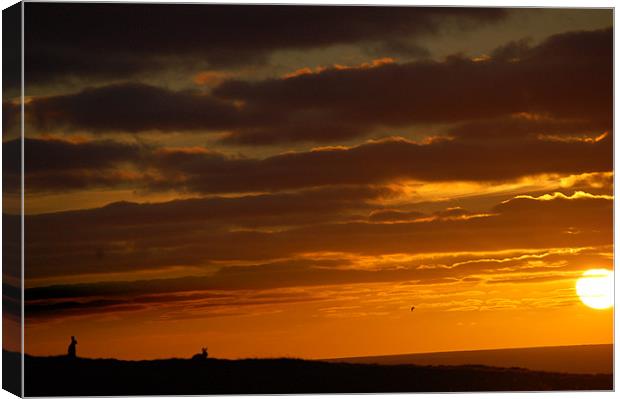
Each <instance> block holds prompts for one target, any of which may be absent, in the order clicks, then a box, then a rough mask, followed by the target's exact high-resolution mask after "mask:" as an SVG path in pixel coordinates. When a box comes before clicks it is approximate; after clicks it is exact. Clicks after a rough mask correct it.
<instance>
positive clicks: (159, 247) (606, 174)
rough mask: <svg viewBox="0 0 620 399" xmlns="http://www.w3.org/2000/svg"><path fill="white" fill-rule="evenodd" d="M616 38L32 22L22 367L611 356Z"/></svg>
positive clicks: (117, 10) (258, 19)
mask: <svg viewBox="0 0 620 399" xmlns="http://www.w3.org/2000/svg"><path fill="white" fill-rule="evenodd" d="M612 18H613V16H612V11H611V10H610V9H596V10H594V9H591V10H587V9H525V8H522V9H499V8H496V9H482V8H478V9H463V8H413V7H411V8H379V7H301V6H297V7H293V6H288V7H287V6H278V7H274V6H269V7H266V6H206V5H145V4H142V5H118V4H116V5H115V4H100V5H93V4H87V5H84V4H70V5H68V4H60V3H52V4H37V3H26V5H25V20H24V23H25V65H26V67H25V81H26V88H25V94H26V106H25V109H26V114H25V121H26V125H25V131H26V139H25V169H26V176H25V187H26V193H25V212H26V214H27V215H26V217H25V223H26V224H25V229H26V235H25V239H26V257H25V267H26V269H25V276H26V280H25V287H26V291H25V296H26V300H27V302H26V306H25V311H26V322H25V323H26V324H25V350H26V352H27V353H30V354H34V355H47V354H60V353H63V352H65V350H66V347H67V345H68V343H69V337H70V336H71V335H75V336H76V337H77V340H78V343H79V344H78V354H79V355H80V356H86V357H116V358H123V359H147V358H163V357H173V356H177V357H187V356H190V355H192V354H194V353H197V352H198V351H199V349H200V348H201V347H202V346H208V348H209V353H210V355H211V356H214V357H227V358H239V357H272V356H295V357H304V358H334V357H346V356H365V355H385V354H396V353H414V352H432V351H445V350H468V349H485V348H510V347H529V346H546V345H572V344H593V343H611V342H612V340H613V310H612V309H607V310H597V309H591V308H589V307H587V306H585V305H584V304H583V303H582V302H581V301H580V299H579V297H578V296H577V295H576V292H575V283H576V280H577V278H579V277H580V276H581V274H582V273H583V272H584V271H586V270H588V269H608V270H612V269H613V216H612V213H613V156H612V152H613V150H612V142H613V131H612V127H613V112H612V103H613V90H612V79H613V72H612V63H613V58H612V53H613V34H612V23H613V22H612ZM10 93H12V96H13V101H11V100H8V101H5V102H4V104H3V109H4V125H5V130H4V132H3V134H4V136H3V140H4V145H5V146H6V148H7V149H8V150H5V151H10V150H11V149H13V150H15V152H16V153H17V152H18V149H19V145H20V143H19V140H18V137H19V129H18V125H17V124H16V119H15V118H16V117H17V116H18V109H19V108H18V107H19V91H18V86H17V83H15V85H14V86H13V91H12V92H10ZM6 153H8V152H5V154H6ZM5 156H6V155H5ZM4 173H5V175H4V179H5V180H6V179H9V182H10V181H11V179H13V180H14V181H19V170H10V169H9V170H6V167H5V171H4ZM6 194H9V195H10V194H11V193H10V192H9V193H6ZM12 194H13V197H12V198H10V197H5V211H7V209H8V212H9V213H13V214H16V213H17V211H16V209H17V208H16V206H17V204H18V200H19V195H18V193H17V192H13V193H12ZM16 218H18V216H11V215H5V219H6V220H8V221H7V222H5V223H11V220H16ZM411 306H415V310H414V311H410V308H411Z"/></svg>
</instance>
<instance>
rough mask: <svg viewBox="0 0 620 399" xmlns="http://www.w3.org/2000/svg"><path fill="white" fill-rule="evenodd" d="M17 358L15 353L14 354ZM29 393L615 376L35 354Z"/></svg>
mask: <svg viewBox="0 0 620 399" xmlns="http://www.w3.org/2000/svg"><path fill="white" fill-rule="evenodd" d="M15 356H17V355H16V354H15ZM25 367H26V368H25V376H26V383H25V385H26V395H27V396H71V395H80V396H86V395H158V394H159V395H172V394H175V395H190V394H193V395H205V394H259V393H261V394H268V393H274V394H275V393H348V392H350V393H363V392H455V391H487V390H489V391H543V390H610V389H612V387H613V378H612V375H610V374H596V375H589V374H563V373H548V372H533V371H529V370H525V369H519V368H496V367H486V366H475V365H472V366H415V365H368V364H349V363H327V362H320V361H306V360H298V359H248V360H220V359H207V360H202V361H200V360H188V359H167V360H151V361H120V360H114V359H68V358H65V357H32V356H26V361H25Z"/></svg>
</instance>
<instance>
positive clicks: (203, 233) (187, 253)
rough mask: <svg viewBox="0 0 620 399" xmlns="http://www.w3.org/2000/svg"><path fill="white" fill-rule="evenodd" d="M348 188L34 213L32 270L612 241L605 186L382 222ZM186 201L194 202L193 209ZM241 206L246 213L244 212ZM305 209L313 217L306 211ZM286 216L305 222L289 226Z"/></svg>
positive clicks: (33, 274)
mask: <svg viewBox="0 0 620 399" xmlns="http://www.w3.org/2000/svg"><path fill="white" fill-rule="evenodd" d="M345 193H346V192H341V194H345ZM350 194H351V197H350V198H351V201H347V199H341V198H340V195H339V193H338V192H333V191H332V192H330V191H328V192H327V193H322V192H317V193H316V194H315V195H314V197H315V198H313V195H312V194H311V195H309V196H307V197H306V196H297V197H288V198H287V200H292V202H293V204H298V206H297V207H295V206H275V207H273V206H272V207H269V206H267V207H265V206H264V204H265V203H267V204H270V203H271V204H272V205H273V204H274V203H276V204H277V203H278V201H279V200H281V199H282V198H278V197H271V198H265V197H261V196H259V197H248V198H244V199H239V200H237V199H229V200H225V199H211V200H202V201H196V200H188V201H175V202H172V203H167V204H160V205H151V204H144V205H138V204H133V205H132V204H126V205H125V204H119V205H117V206H109V207H105V208H101V209H93V210H84V211H76V212H62V213H56V214H47V215H38V216H29V217H27V218H26V228H27V229H28V231H29V234H28V236H27V237H26V248H27V251H28V253H29V256H28V259H27V260H26V262H27V268H26V273H27V277H28V278H31V279H34V278H41V277H50V276H62V275H78V274H93V273H95V274H96V273H100V272H102V271H105V272H106V273H110V272H131V271H136V270H145V269H153V268H155V269H156V268H165V267H171V266H175V265H184V266H192V267H203V268H204V269H203V270H205V271H208V270H214V267H215V269H217V265H218V264H220V263H221V262H260V261H263V262H265V261H268V260H276V259H291V258H295V257H297V256H300V255H303V254H317V255H316V257H315V259H320V256H319V254H321V253H348V254H356V255H365V256H379V255H385V254H400V253H402V254H422V253H452V252H466V251H499V250H507V249H522V248H540V249H542V248H555V247H576V248H577V247H587V246H600V245H609V244H610V243H611V242H612V226H611V220H612V206H613V200H612V199H611V197H609V196H604V195H602V196H597V195H585V194H580V193H577V194H573V195H571V196H566V195H555V196H553V197H550V198H549V199H547V198H545V197H538V198H536V197H517V198H514V199H512V200H509V201H506V202H504V203H501V204H499V205H497V206H496V207H495V208H494V209H492V210H491V211H490V212H488V213H486V214H478V215H476V214H474V215H469V217H463V215H466V212H464V211H463V210H454V209H451V210H448V211H447V212H443V213H440V214H436V215H428V217H424V216H421V217H417V218H413V219H412V218H411V215H407V216H406V217H403V218H402V219H401V221H400V222H399V223H385V222H384V221H376V220H374V219H373V218H372V214H373V213H372V211H370V210H369V208H370V206H369V205H370V204H371V203H368V202H367V203H365V204H364V203H363V202H362V203H361V204H359V205H356V201H355V200H354V198H358V200H357V201H358V203H359V200H360V199H363V198H364V196H365V197H366V198H368V196H370V197H371V198H372V197H373V193H372V192H370V193H369V192H366V193H365V192H363V191H362V192H356V191H355V190H353V191H352V192H351V193H350ZM330 195H331V196H332V198H333V199H332V200H331V202H330V201H327V202H326V203H325V204H324V205H321V206H320V207H321V209H319V208H317V206H314V205H310V206H309V207H308V205H305V204H304V201H307V203H310V204H311V203H312V202H313V201H314V200H319V199H318V198H320V197H323V198H329V197H330ZM374 195H376V193H375V194H374ZM317 196H318V197H317ZM294 198H297V201H295V200H294ZM375 198H376V197H375ZM255 201H256V202H255ZM343 207H346V208H349V209H350V210H351V211H353V215H351V214H350V213H349V214H350V215H351V216H349V220H347V219H346V218H344V219H342V220H341V221H334V220H329V221H327V219H329V216H331V215H332V214H333V213H335V212H338V211H339V212H340V213H341V214H343V213H342V212H343ZM175 209H178V210H180V212H175ZM187 209H191V210H192V215H193V217H192V218H190V217H189V215H188V213H186V212H185V210H187ZM236 209H237V210H238V212H239V213H240V214H239V215H237V216H235V210H236ZM166 210H168V211H166ZM457 211H458V212H457ZM304 213H306V214H311V215H312V216H311V217H306V218H303V217H302V218H301V219H300V217H301V216H303V214H304ZM360 213H366V214H370V215H371V218H370V220H361V219H360V218H359V216H356V215H355V214H357V215H359V214H360ZM275 214H277V216H278V218H279V220H280V222H279V223H277V225H279V226H280V227H279V228H273V227H272V228H265V227H269V226H275V225H276V223H274V220H273V218H272V217H270V216H269V215H275ZM346 214H347V212H344V215H346ZM154 221H157V223H154ZM287 221H290V222H293V221H294V222H297V223H298V224H297V225H294V226H290V225H289V226H287V224H288V223H287ZM393 221H394V219H392V222H393ZM299 223H304V224H306V225H305V226H303V225H299ZM240 226H246V228H239V227H240ZM261 226H262V228H260V227H261ZM248 227H253V228H248ZM238 270H240V269H238Z"/></svg>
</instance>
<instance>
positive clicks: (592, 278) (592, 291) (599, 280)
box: [576, 269, 614, 309]
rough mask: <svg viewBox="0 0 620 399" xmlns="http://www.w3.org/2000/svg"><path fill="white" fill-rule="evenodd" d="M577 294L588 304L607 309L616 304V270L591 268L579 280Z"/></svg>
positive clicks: (592, 306)
mask: <svg viewBox="0 0 620 399" xmlns="http://www.w3.org/2000/svg"><path fill="white" fill-rule="evenodd" d="M576 288H577V295H579V298H580V299H581V302H583V303H584V304H585V305H586V306H589V307H591V308H593V309H607V308H610V307H612V306H613V305H614V272H612V271H609V270H606V269H591V270H587V271H586V272H584V273H583V275H582V277H581V278H579V279H578V280H577V286H576Z"/></svg>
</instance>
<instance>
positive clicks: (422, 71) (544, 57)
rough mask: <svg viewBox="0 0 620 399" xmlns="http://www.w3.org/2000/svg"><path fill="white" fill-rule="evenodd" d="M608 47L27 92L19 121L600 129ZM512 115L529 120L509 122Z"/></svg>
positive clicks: (274, 137)
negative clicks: (166, 84)
mask: <svg viewBox="0 0 620 399" xmlns="http://www.w3.org/2000/svg"><path fill="white" fill-rule="evenodd" d="M611 48H612V33H611V30H610V29H606V30H598V31H583V32H568V33H564V34H559V35H556V36H552V37H550V38H549V39H547V40H546V41H544V42H543V43H541V44H538V45H536V46H528V45H526V44H520V45H517V44H514V43H513V44H509V45H506V46H504V47H501V48H498V49H496V50H495V51H494V52H493V53H492V54H491V55H490V56H488V57H486V58H483V59H481V60H480V59H468V58H465V57H463V56H459V55H456V56H453V57H449V58H447V59H446V60H443V61H419V62H411V63H393V62H390V63H378V64H373V67H364V66H360V67H347V68H342V67H333V68H324V69H319V70H318V71H312V70H309V71H310V73H307V72H306V73H298V74H294V75H289V76H286V77H283V78H279V79H267V80H261V81H242V80H228V81H224V82H223V83H221V84H220V85H219V86H217V87H216V88H215V89H214V90H213V92H212V93H205V92H201V91H173V90H169V89H166V88H161V87H153V86H149V85H145V84H136V83H123V84H115V85H111V86H102V87H94V88H87V89H84V90H83V91H80V92H77V93H73V94H66V95H60V96H50V97H41V98H35V99H33V100H32V101H31V102H30V103H29V104H28V107H27V119H28V121H29V122H30V123H32V124H33V125H34V126H36V128H37V129H39V130H42V131H47V130H49V129H69V130H80V131H91V132H144V131H153V130H156V131H163V132H175V131H197V132H205V131H207V132H208V131H216V132H227V135H226V136H225V138H224V141H225V142H227V143H235V144H248V145H255V144H275V143H286V142H296V141H309V142H333V141H337V140H341V139H350V138H354V137H359V136H362V135H366V134H370V133H372V132H373V131H375V130H376V129H380V128H384V129H385V128H390V129H407V128H408V127H410V126H411V125H414V124H420V123H456V122H463V123H465V122H468V123H469V124H466V125H464V126H460V127H458V128H457V129H456V130H455V134H457V135H466V136H471V135H472V134H473V135H483V136H485V137H489V136H497V137H504V136H510V135H515V134H523V133H524V132H525V134H532V133H538V134H559V135H569V134H573V135H574V134H582V135H583V134H587V135H591V134H595V135H596V136H598V135H600V134H601V133H603V132H604V131H608V130H610V129H611V118H610V113H611V106H612V89H611V88H612V59H611V53H612V52H611ZM458 99H463V101H459V100H458ZM515 114H521V115H524V114H525V115H532V117H531V118H529V122H528V120H525V121H523V120H517V121H515V120H514V118H513V119H511V116H513V115H515ZM498 118H499V123H496V122H498V121H493V119H498ZM484 119H486V120H489V119H490V121H480V120H484ZM521 119H523V118H521ZM472 131H473V133H471V132H472Z"/></svg>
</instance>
